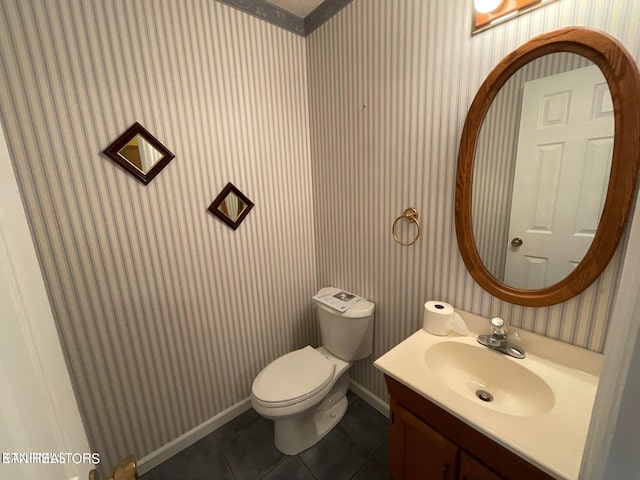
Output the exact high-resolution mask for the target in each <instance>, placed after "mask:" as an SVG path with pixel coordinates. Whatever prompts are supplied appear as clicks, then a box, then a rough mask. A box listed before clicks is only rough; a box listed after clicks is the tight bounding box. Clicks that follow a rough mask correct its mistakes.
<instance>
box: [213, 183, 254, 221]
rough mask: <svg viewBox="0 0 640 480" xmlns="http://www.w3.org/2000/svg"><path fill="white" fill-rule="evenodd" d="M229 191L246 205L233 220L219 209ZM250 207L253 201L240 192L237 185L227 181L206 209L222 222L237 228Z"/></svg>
mask: <svg viewBox="0 0 640 480" xmlns="http://www.w3.org/2000/svg"><path fill="white" fill-rule="evenodd" d="M230 193H233V194H234V195H235V196H236V197H238V198H239V199H240V200H242V201H243V202H244V204H245V205H246V207H245V209H244V210H243V211H242V212H241V213H240V215H238V218H236V219H235V220H233V219H231V218H229V217H227V215H225V214H224V213H223V212H222V211H221V210H220V205H222V203H223V202H224V201H225V200H226V199H227V196H228V195H229V194H230ZM252 208H253V202H252V201H251V200H249V198H248V197H247V196H246V195H245V194H244V193H242V192H241V191H240V190H239V189H238V187H236V186H235V185H234V184H233V183H231V182H229V183H227V184H226V185H225V187H224V188H223V189H222V191H221V192H220V193H219V194H218V196H217V197H216V198H215V199H214V200H213V202H211V205H209V208H207V210H208V211H209V212H211V213H213V214H214V215H215V216H216V217H218V218H219V219H220V220H222V221H223V222H224V223H226V224H227V225H229V226H230V227H231V228H233V229H234V230H237V228H238V227H239V226H240V224H241V223H242V221H243V220H244V219H245V217H246V216H247V215H249V211H250V210H251V209H252Z"/></svg>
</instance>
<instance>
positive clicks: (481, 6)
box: [473, 0, 504, 13]
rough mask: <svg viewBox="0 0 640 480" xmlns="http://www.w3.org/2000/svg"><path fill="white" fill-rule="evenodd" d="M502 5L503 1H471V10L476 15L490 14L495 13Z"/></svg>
mask: <svg viewBox="0 0 640 480" xmlns="http://www.w3.org/2000/svg"><path fill="white" fill-rule="evenodd" d="M503 3H504V0H473V8H475V10H476V12H478V13H491V12H494V11H496V10H497V9H498V8H500V6H501V5H502V4H503Z"/></svg>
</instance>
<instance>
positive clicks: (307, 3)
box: [266, 0, 323, 18]
mask: <svg viewBox="0 0 640 480" xmlns="http://www.w3.org/2000/svg"><path fill="white" fill-rule="evenodd" d="M266 1H267V2H268V3H270V4H272V5H275V6H276V7H279V8H281V9H283V10H286V11H287V12H289V13H293V14H294V15H295V16H297V17H300V18H304V17H306V16H307V15H309V14H310V13H311V12H313V11H314V10H315V9H316V8H317V7H318V6H319V5H320V4H321V3H322V2H323V0H266Z"/></svg>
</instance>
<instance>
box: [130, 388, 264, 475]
mask: <svg viewBox="0 0 640 480" xmlns="http://www.w3.org/2000/svg"><path fill="white" fill-rule="evenodd" d="M250 408H251V397H247V398H245V399H244V400H242V401H240V402H238V403H236V404H235V405H232V406H231V407H229V408H227V409H226V410H223V411H222V412H220V413H219V414H218V415H216V416H215V417H212V418H210V419H209V420H207V421H206V422H203V423H201V424H200V425H198V426H197V427H195V428H192V429H191V430H189V431H188V432H186V433H184V434H182V435H180V436H179V437H178V438H176V439H175V440H172V441H170V442H169V443H167V444H165V445H163V446H162V447H160V448H159V449H157V450H155V451H153V452H151V453H150V454H149V455H146V456H145V457H143V458H141V459H140V460H138V462H137V467H138V474H139V475H143V474H145V473H147V472H148V471H150V470H152V469H154V468H155V467H157V466H158V465H160V464H161V463H162V462H164V461H165V460H168V459H170V458H171V457H173V456H174V455H175V454H176V453H178V452H180V451H182V450H184V449H185V448H187V447H188V446H190V445H192V444H194V443H196V442H197V441H198V440H200V439H202V438H204V437H206V436H207V435H209V434H210V433H211V432H213V431H214V430H217V429H218V428H220V427H221V426H222V425H224V424H225V423H227V422H230V421H231V420H233V419H234V418H236V417H237V416H239V415H241V414H242V413H244V412H246V411H247V410H249V409H250Z"/></svg>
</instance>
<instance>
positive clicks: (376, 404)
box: [349, 380, 389, 418]
mask: <svg viewBox="0 0 640 480" xmlns="http://www.w3.org/2000/svg"><path fill="white" fill-rule="evenodd" d="M349 388H350V389H351V390H352V391H353V393H355V394H356V395H358V396H359V397H360V398H362V400H364V401H365V402H367V403H368V404H369V405H371V406H372V407H373V408H375V409H376V410H377V411H379V412H380V413H381V414H382V415H384V416H385V417H387V418H389V404H388V403H386V402H384V401H383V400H381V399H380V398H378V397H377V396H376V395H374V394H373V393H371V392H370V391H369V390H367V389H366V388H364V387H363V386H362V385H360V384H359V383H358V382H354V381H353V380H351V383H350V384H349Z"/></svg>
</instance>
